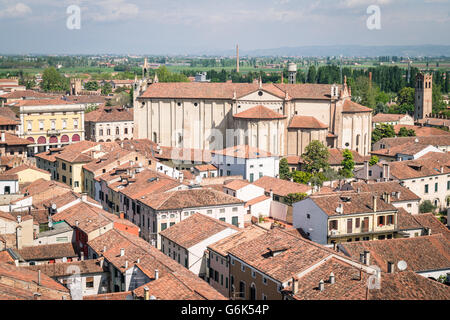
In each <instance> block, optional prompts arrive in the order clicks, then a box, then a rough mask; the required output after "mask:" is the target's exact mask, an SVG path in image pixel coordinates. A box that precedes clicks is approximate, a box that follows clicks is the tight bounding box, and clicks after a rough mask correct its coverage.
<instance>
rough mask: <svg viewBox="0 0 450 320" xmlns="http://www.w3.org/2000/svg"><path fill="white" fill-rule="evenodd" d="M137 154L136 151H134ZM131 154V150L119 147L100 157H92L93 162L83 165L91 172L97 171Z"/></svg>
mask: <svg viewBox="0 0 450 320" xmlns="http://www.w3.org/2000/svg"><path fill="white" fill-rule="evenodd" d="M134 154H135V155H136V153H134ZM129 155H130V151H128V150H124V149H120V148H117V149H116V150H113V151H110V152H108V153H106V154H104V155H102V156H101V157H99V158H94V159H92V161H91V162H89V163H86V164H84V165H83V169H86V170H87V171H90V172H95V171H97V170H99V169H102V168H103V167H106V166H108V165H109V164H111V163H114V162H116V161H120V160H122V159H123V158H126V157H127V156H129Z"/></svg>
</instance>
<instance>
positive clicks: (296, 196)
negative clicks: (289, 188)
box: [284, 193, 308, 206]
mask: <svg viewBox="0 0 450 320" xmlns="http://www.w3.org/2000/svg"><path fill="white" fill-rule="evenodd" d="M307 196H308V195H307V194H306V193H289V194H288V195H287V196H286V197H284V201H285V203H286V204H287V205H289V206H291V205H292V204H293V203H295V202H299V201H302V200H303V199H305V198H306V197H307Z"/></svg>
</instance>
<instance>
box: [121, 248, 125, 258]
mask: <svg viewBox="0 0 450 320" xmlns="http://www.w3.org/2000/svg"><path fill="white" fill-rule="evenodd" d="M124 255H125V249H120V256H121V257H123V256H124Z"/></svg>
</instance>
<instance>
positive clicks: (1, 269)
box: [0, 263, 69, 299]
mask: <svg viewBox="0 0 450 320" xmlns="http://www.w3.org/2000/svg"><path fill="white" fill-rule="evenodd" d="M0 276H1V277H5V278H10V279H14V280H19V281H23V282H27V283H30V284H34V285H37V281H38V273H37V272H35V271H32V270H27V269H25V268H22V267H16V266H15V265H10V264H7V263H0ZM2 286H3V288H2V289H0V292H1V293H3V292H4V289H5V288H6V287H9V286H6V285H4V284H2ZM40 287H43V288H46V289H50V290H54V291H57V292H60V293H61V294H67V293H69V289H67V288H66V287H64V286H63V285H62V284H60V283H59V282H57V281H55V280H53V279H51V278H50V277H48V276H47V275H45V274H41V285H40ZM10 288H12V287H10ZM16 289H18V288H14V290H16ZM19 290H20V289H19ZM25 290H26V289H25ZM26 291H28V292H30V290H26ZM1 293H0V294H1ZM33 293H34V292H33ZM41 293H42V296H41V299H46V298H47V299H49V296H48V295H46V294H45V293H43V292H41ZM30 296H31V297H32V296H33V294H31V295H30Z"/></svg>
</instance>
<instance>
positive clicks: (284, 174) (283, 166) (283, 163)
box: [279, 158, 291, 180]
mask: <svg viewBox="0 0 450 320" xmlns="http://www.w3.org/2000/svg"><path fill="white" fill-rule="evenodd" d="M279 172H280V179H283V180H289V179H290V178H291V172H290V171H289V164H288V161H287V159H286V158H283V159H281V160H280V171H279Z"/></svg>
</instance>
